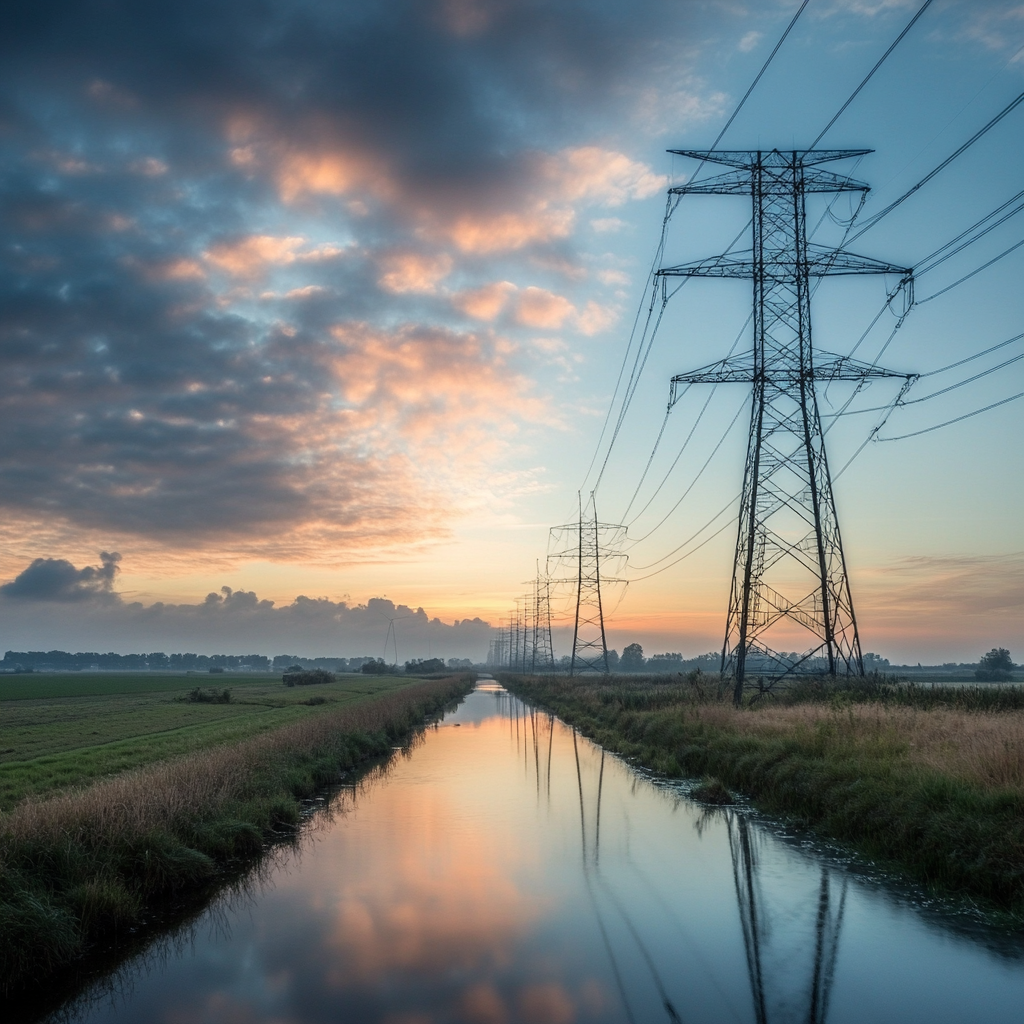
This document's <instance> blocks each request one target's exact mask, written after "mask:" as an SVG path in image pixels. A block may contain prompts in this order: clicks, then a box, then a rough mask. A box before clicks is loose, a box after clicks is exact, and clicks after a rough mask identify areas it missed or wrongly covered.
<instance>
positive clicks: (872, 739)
mask: <svg viewBox="0 0 1024 1024" xmlns="http://www.w3.org/2000/svg"><path fill="white" fill-rule="evenodd" d="M687 713H688V714H689V715H692V716H693V718H694V719H695V720H696V721H699V722H702V723H704V724H705V725H707V726H709V727H712V728H715V729H722V730H727V731H729V732H733V733H735V734H737V735H741V736H743V735H745V736H759V737H766V738H767V737H771V738H776V739H778V738H785V737H793V738H798V737H809V736H811V735H812V734H815V733H817V734H822V735H823V736H824V737H827V740H828V742H830V743H831V744H832V745H833V746H836V747H838V746H845V747H849V748H853V749H855V748H857V747H861V748H868V747H870V748H874V749H875V750H876V751H878V750H880V749H882V748H884V749H885V750H886V752H887V753H888V754H889V756H891V757H894V758H904V759H905V760H906V761H907V762H908V763H909V764H912V765H916V766H919V767H922V768H926V769H929V770H932V771H936V772H940V773H942V774H943V775H947V776H950V777H952V778H956V779H960V780H962V781H964V782H967V783H971V784H974V785H978V786H981V787H985V788H990V787H1000V788H1008V789H1016V790H1019V791H1021V792H1024V712H1020V711H1012V712H1002V713H999V714H993V713H986V712H978V711H958V710H956V709H952V708H928V709H922V708H912V707H902V706H893V705H884V704H852V705H850V706H848V707H845V708H835V707H829V706H828V705H822V704H796V705H788V706H787V705H783V706H778V707H773V706H771V705H768V706H766V707H763V708H759V709H754V710H751V709H746V708H745V709H736V708H734V707H733V706H732V705H731V704H712V705H696V706H693V707H692V708H690V709H688V712H687Z"/></svg>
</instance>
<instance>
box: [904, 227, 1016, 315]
mask: <svg viewBox="0 0 1024 1024" xmlns="http://www.w3.org/2000/svg"><path fill="white" fill-rule="evenodd" d="M1022 245H1024V238H1022V239H1021V240H1020V241H1019V242H1015V243H1014V244H1013V245H1011V246H1010V248H1009V249H1004V250H1003V251H1002V252H1001V253H1000V254H999V255H998V256H993V257H992V259H990V260H989V261H988V262H987V263H983V264H982V265H981V266H980V267H978V268H977V269H976V270H972V271H971V272H970V273H969V274H964V276H963V277H961V278H960V279H959V280H957V281H954V282H953V283H952V284H948V285H946V287H945V288H941V289H939V291H937V292H933V293H932V294H931V295H928V296H926V297H925V298H923V299H919V300H918V302H917V303H916V304H917V305H918V306H922V305H924V303H926V302H931V301H932V299H937V298H938V297H939V296H940V295H945V294H946V292H949V291H952V290H953V289H954V288H958V287H959V286H960V285H962V284H963V283H964V282H965V281H969V280H970V279H971V278H972V277H974V276H975V275H977V274H980V273H981V272H982V271H983V270H988V268H989V267H991V266H992V265H993V264H994V263H998V262H999V261H1000V260H1001V259H1003V257H1004V256H1009V255H1010V253H1011V252H1014V251H1015V250H1017V249H1019V248H1020V247H1021V246H1022Z"/></svg>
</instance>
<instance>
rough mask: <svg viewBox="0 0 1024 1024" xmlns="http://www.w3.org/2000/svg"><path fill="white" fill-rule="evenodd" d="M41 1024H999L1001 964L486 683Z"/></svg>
mask: <svg viewBox="0 0 1024 1024" xmlns="http://www.w3.org/2000/svg"><path fill="white" fill-rule="evenodd" d="M54 1019H59V1020H61V1021H75V1022H86V1021H88V1022H96V1024H99V1022H110V1024H114V1022H117V1024H129V1022H132V1024H133V1022H139V1024H141V1022H146V1024H155V1022H166V1024H319V1022H328V1021H330V1022H339V1021H344V1022H356V1024H363V1022H366V1024H372V1022H380V1024H442V1022H459V1024H515V1022H528V1024H571V1022H577V1021H578V1022H613V1021H614V1022H619V1021H626V1022H628V1021H634V1022H637V1024H640V1022H656V1021H657V1022H661V1021H667V1022H674V1021H683V1022H688V1024H689V1022H693V1024H718V1022H748V1021H749V1022H753V1024H762V1022H764V1024H774V1022H810V1024H815V1022H824V1021H826V1020H827V1021H829V1022H831V1024H844V1022H856V1024H863V1022H871V1024H885V1022H893V1024H897V1022H898V1024H913V1022H917V1021H920V1022H927V1024H942V1022H950V1024H953V1022H957V1024H963V1022H968V1021H979V1022H986V1024H999V1022H1003V1021H1006V1022H1011V1021H1012V1022H1014V1024H1020V1021H1021V1020H1022V1019H1024V941H1021V940H1020V939H1014V938H1012V937H1009V936H1006V935H1003V934H1001V933H1000V932H998V931H997V930H995V929H990V928H987V927H985V926H983V925H981V924H980V923H975V924H972V923H971V922H970V921H969V920H968V919H966V918H964V917H963V916H957V915H953V914H952V913H950V912H949V911H945V910H943V909H942V908H941V907H934V906H930V905H929V904H928V902H927V901H925V900H922V899H921V898H919V896H916V895H915V894H914V893H912V892H908V891H905V890H901V889H900V888H898V887H896V886H894V885H892V884H890V883H887V882H886V881H885V880H884V879H881V878H876V877H873V876H872V875H871V873H870V872H868V871H866V870H865V868H864V867H863V866H858V865H857V864H855V863H850V862H848V861H847V860H846V859H844V858H843V857H842V856H840V855H838V854H837V853H835V852H834V851H829V850H827V849H824V848H822V847H820V846H819V845H817V844H814V843H813V842H811V841H810V840H809V839H807V837H802V836H800V835H797V834H790V833H788V832H787V831H786V830H785V829H784V828H782V827H781V826H780V825H779V824H777V823H773V822H771V821H768V820H765V819H763V818H761V817H759V816H757V815H755V814H753V813H751V812H749V811H747V810H745V809H743V808H731V807H730V808H723V809H709V808H705V807H702V806H700V805H698V804H696V803H694V802H692V801H691V800H689V799H688V798H687V796H686V794H685V786H680V785H678V784H669V783H666V782H663V781H659V780H653V779H650V778H647V777H645V776H644V775H642V774H640V773H638V772H636V771H634V770H633V769H632V768H630V767H629V766H627V765H626V764H624V763H623V762H622V761H620V760H619V759H617V758H615V757H612V756H611V755H607V754H605V753H604V752H603V751H602V750H601V749H600V748H599V747H596V746H594V745H593V744H592V743H590V742H589V741H587V740H585V739H583V738H582V737H580V736H579V735H577V734H575V733H574V731H573V730H572V729H570V728H568V727H567V726H565V725H563V724H562V723H561V722H559V721H558V720H556V719H553V718H552V717H550V716H548V715H547V714H545V713H542V712H539V711H537V710H535V709H532V708H530V707H529V706H527V705H524V704H523V703H522V702H521V701H519V700H518V699H516V698H514V697H512V696H511V695H510V694H508V693H507V692H506V691H505V690H503V689H502V688H501V687H499V686H498V685H497V684H495V683H493V682H490V681H483V682H481V683H480V684H478V686H477V689H476V690H475V691H474V692H473V693H472V694H470V695H469V697H467V699H466V700H465V701H464V702H463V703H462V704H461V705H460V706H459V708H458V709H457V711H455V712H453V713H450V714H448V715H447V716H446V717H445V718H444V720H443V721H441V722H438V723H436V724H435V725H432V726H430V727H429V728H428V729H427V730H426V731H425V732H424V733H423V734H421V735H420V736H419V737H418V738H417V739H416V741H415V742H414V743H413V744H412V745H411V746H410V747H409V748H408V749H406V750H403V751H399V752H396V754H395V756H394V758H393V759H392V760H391V761H390V762H389V763H388V764H387V765H386V766H384V767H382V768H380V769H378V770H376V771H374V772H372V773H370V774H369V775H368V776H366V777H365V778H364V779H362V780H361V781H360V782H359V783H358V784H357V785H355V786H353V787H348V788H341V789H339V790H337V791H335V792H333V793H332V794H330V795H329V797H327V798H326V799H325V800H324V802H323V809H322V810H321V811H318V812H317V813H315V814H314V815H313V816H312V817H311V818H310V820H309V822H308V825H307V827H306V829H305V832H304V835H303V837H302V839H301V840H300V841H299V842H298V843H297V844H295V845H294V846H290V847H282V848H280V849H278V850H277V851H276V852H275V853H274V854H273V855H272V856H271V857H270V858H269V860H268V862H267V864H266V865H264V868H263V870H262V871H261V872H259V874H258V877H257V878H255V879H254V880H253V881H252V882H251V884H250V885H249V886H248V887H247V888H245V889H243V890H241V891H234V892H231V893H225V894H224V895H223V896H222V897H221V898H219V899H218V900H217V901H215V903H214V904H213V905H212V906H210V907H209V908H208V909H207V911H205V912H204V913H203V914H202V915H201V916H200V917H199V918H197V919H195V920H193V921H192V922H191V923H190V924H189V925H188V926H185V927H181V928H179V929H178V930H177V931H175V932H174V933H172V934H169V935H167V936H165V937H164V938H162V939H160V940H158V941H157V942H156V943H155V944H154V945H153V946H152V947H151V948H150V949H149V950H148V951H147V952H146V953H144V954H142V955H140V956H139V957H137V958H136V959H135V960H133V961H131V962H129V963H127V964H126V965H125V966H124V967H123V968H122V969H121V970H120V971H119V972H118V973H117V975H116V976H115V977H113V978H112V979H110V978H108V979H105V980H104V981H103V982H100V983H97V984H96V985H94V986H93V988H92V989H90V990H89V991H87V992H85V993H84V994H83V995H81V996H80V997H79V998H78V999H77V1000H76V1001H74V1002H72V1003H71V1004H69V1005H68V1006H66V1007H64V1009H63V1010H62V1011H61V1012H60V1013H59V1015H57V1017H55V1018H54Z"/></svg>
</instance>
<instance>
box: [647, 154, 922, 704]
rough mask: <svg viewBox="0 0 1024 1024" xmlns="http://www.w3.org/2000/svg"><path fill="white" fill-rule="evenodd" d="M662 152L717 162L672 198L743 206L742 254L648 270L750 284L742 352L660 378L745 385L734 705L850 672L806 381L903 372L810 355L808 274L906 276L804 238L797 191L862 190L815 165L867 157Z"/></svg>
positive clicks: (734, 590)
mask: <svg viewBox="0 0 1024 1024" xmlns="http://www.w3.org/2000/svg"><path fill="white" fill-rule="evenodd" d="M672 152H674V153H678V154H679V155H681V156H688V157H693V158H695V159H698V160H700V161H702V162H710V163H717V164H724V165H726V166H727V167H729V168H731V169H730V170H728V171H726V172H725V173H723V174H718V175H716V176H714V177H711V178H706V179H704V180H700V181H695V182H692V183H688V184H685V185H681V186H678V187H676V188H673V189H672V190H671V191H672V192H673V193H675V194H677V195H682V194H700V193H703V194H715V195H749V196H751V199H752V207H753V209H752V213H753V220H752V226H753V231H752V234H753V238H752V244H751V248H750V249H749V250H746V251H744V252H734V253H729V254H726V255H723V256H718V257H714V258H712V259H706V260H701V261H698V262H694V263H687V264H681V265H679V266H672V267H662V268H661V269H660V270H659V271H658V273H659V275H660V276H662V277H663V278H666V277H722V278H736V277H740V278H750V279H751V280H752V281H753V286H754V295H753V301H754V312H753V324H754V344H753V349H752V351H751V352H750V353H748V354H745V355H743V356H738V357H731V358H728V359H725V360H722V361H721V362H719V363H716V364H714V365H712V366H707V367H704V368H703V369H701V370H698V371H696V372H694V373H687V374H680V375H678V376H677V377H674V378H673V380H672V385H673V389H675V387H676V386H677V385H678V384H680V383H723V382H744V383H747V384H750V385H752V386H753V402H752V407H751V416H750V434H749V440H748V444H747V461H746V469H745V471H744V475H743V489H742V494H741V498H740V515H739V531H738V536H737V541H736V553H735V559H734V566H733V578H732V587H731V592H730V598H729V611H728V616H727V620H726V631H725V643H724V646H723V651H722V670H723V672H726V673H728V674H730V675H733V676H734V677H735V686H736V693H735V695H736V699H737V700H739V698H740V696H741V694H742V690H743V686H744V683H745V680H746V678H747V676H754V675H757V676H760V677H761V679H762V681H764V680H767V681H771V680H775V679H778V678H781V677H782V676H784V675H786V674H788V673H791V672H795V671H801V670H803V671H807V670H812V671H824V672H828V673H830V674H837V673H841V674H863V671H864V669H863V663H862V660H861V648H860V639H859V637H858V633H857V620H856V616H855V614H854V609H853V598H852V595H851V593H850V581H849V576H848V574H847V570H846V561H845V558H844V555H843V545H842V540H841V537H840V533H839V520H838V517H837V515H836V505H835V498H834V496H833V493H832V482H831V478H830V476H829V468H828V459H827V456H826V453H825V442H824V436H823V431H822V427H821V419H820V416H819V413H818V402H817V397H816V394H815V381H817V380H822V379H826V380H854V381H866V380H868V379H870V378H873V377H891V376H903V375H902V374H893V373H890V372H888V371H886V370H881V369H878V368H876V367H874V366H873V365H866V364H863V363H859V362H857V361H855V360H852V359H849V358H841V357H838V356H833V355H830V354H828V353H819V354H818V356H817V358H816V357H815V353H814V351H813V349H812V346H811V279H812V278H817V277H824V276H826V275H841V274H898V275H900V277H901V278H902V279H906V280H910V279H911V278H912V271H910V270H908V269H906V268H902V267H895V266H890V265H889V264H886V263H882V262H879V261H877V260H873V259H869V258H866V257H863V256H855V255H853V254H851V253H847V252H844V251H843V250H841V249H838V250H837V249H832V248H827V247H824V246H816V245H813V244H811V243H810V242H809V241H808V238H807V209H806V197H807V195H808V194H813V193H836V192H847V191H859V192H866V191H867V190H868V186H867V185H864V184H862V183H860V182H857V181H854V180H853V179H851V178H848V177H844V176H841V175H837V174H833V173H831V172H830V171H825V170H822V169H820V166H819V165H821V164H823V163H827V162H830V161H833V160H840V159H843V158H846V157H852V156H860V155H863V154H865V153H867V152H870V151H869V150H809V151H792V152H779V151H777V150H772V151H770V152H767V151H750V152H735V151H733V152H694V151H690V150H673V151H672ZM673 395H674V391H673ZM801 638H802V639H801ZM787 651H789V652H791V653H788V654H787V653H786V652H787Z"/></svg>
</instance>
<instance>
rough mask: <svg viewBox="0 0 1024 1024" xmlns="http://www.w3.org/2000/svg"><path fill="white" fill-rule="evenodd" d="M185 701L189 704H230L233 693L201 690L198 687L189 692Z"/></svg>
mask: <svg viewBox="0 0 1024 1024" xmlns="http://www.w3.org/2000/svg"><path fill="white" fill-rule="evenodd" d="M184 699H185V701H186V703H188V704H230V703H231V691H230V690H220V691H219V692H218V691H217V690H200V689H199V687H198V686H197V687H196V688H195V689H194V690H189V692H188V693H187V694H186V695H185V698H184Z"/></svg>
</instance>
